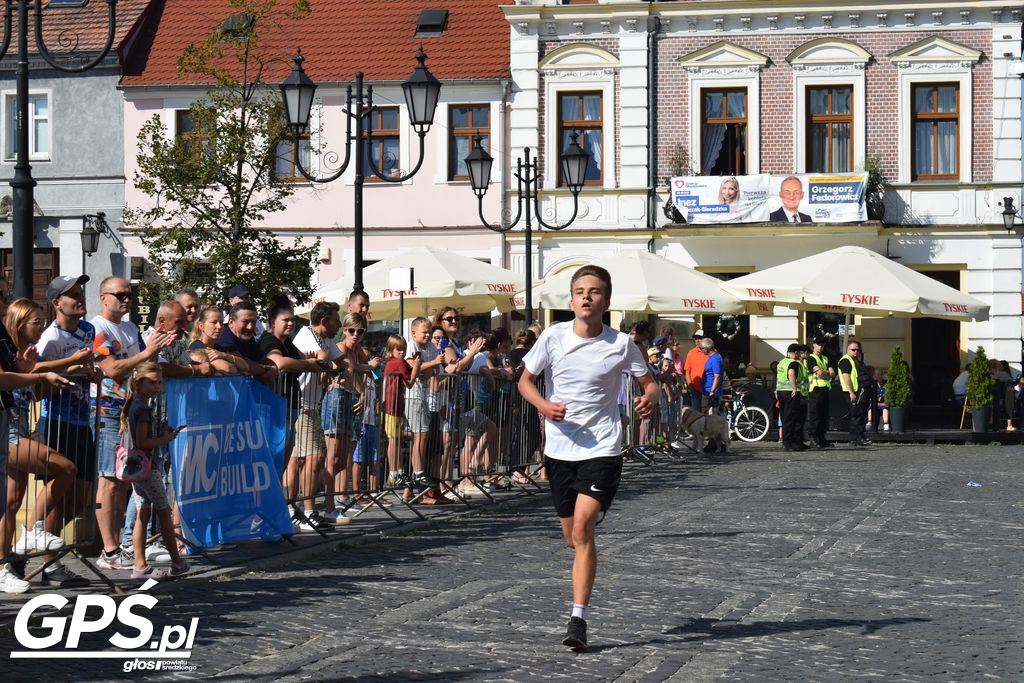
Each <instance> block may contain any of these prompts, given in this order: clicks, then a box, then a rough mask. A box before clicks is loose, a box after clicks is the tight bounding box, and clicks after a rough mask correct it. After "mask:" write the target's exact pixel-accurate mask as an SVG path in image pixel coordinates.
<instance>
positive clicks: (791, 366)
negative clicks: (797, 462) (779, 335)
mask: <svg viewBox="0 0 1024 683" xmlns="http://www.w3.org/2000/svg"><path fill="white" fill-rule="evenodd" d="M801 347H802V345H801V344H790V345H789V347H788V348H787V349H786V358H783V359H782V360H780V361H779V370H778V373H777V375H776V378H775V395H776V396H777V397H778V399H779V406H780V408H781V409H782V445H783V448H784V449H785V450H787V451H805V450H807V448H808V446H807V445H806V444H804V419H805V417H806V416H807V389H808V386H807V368H806V367H805V366H804V364H803V363H802V362H801V361H800V359H799V355H800V350H801Z"/></svg>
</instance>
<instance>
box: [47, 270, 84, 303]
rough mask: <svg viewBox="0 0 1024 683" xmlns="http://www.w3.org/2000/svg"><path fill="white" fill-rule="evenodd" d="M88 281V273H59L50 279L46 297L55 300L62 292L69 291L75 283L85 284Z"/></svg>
mask: <svg viewBox="0 0 1024 683" xmlns="http://www.w3.org/2000/svg"><path fill="white" fill-rule="evenodd" d="M88 281H89V276H88V275H77V276H71V275H58V276H57V277H55V278H53V279H52V280H50V284H48V285H46V299H47V300H48V301H53V300H54V299H57V298H59V297H60V295H61V294H65V293H67V291H68V290H69V289H71V288H72V287H74V286H75V285H84V284H85V283H86V282H88Z"/></svg>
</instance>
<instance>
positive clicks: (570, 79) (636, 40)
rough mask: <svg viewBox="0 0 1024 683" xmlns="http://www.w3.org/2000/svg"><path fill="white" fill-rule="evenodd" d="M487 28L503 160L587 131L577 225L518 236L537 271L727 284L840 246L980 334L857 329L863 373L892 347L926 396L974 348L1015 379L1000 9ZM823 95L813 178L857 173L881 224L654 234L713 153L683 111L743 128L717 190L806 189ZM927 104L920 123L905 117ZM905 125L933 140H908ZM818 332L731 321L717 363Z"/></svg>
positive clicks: (1015, 109) (519, 259) (1017, 122)
mask: <svg viewBox="0 0 1024 683" xmlns="http://www.w3.org/2000/svg"><path fill="white" fill-rule="evenodd" d="M503 9H504V12H505V17H506V19H507V20H508V22H509V24H510V30H511V55H510V65H511V73H512V80H513V88H512V91H513V99H512V102H511V106H510V117H509V121H510V130H509V141H510V145H511V150H510V158H512V159H514V157H515V155H516V154H518V153H521V148H522V147H525V146H529V147H531V148H536V149H537V150H538V151H539V154H540V157H541V159H542V163H543V162H545V161H547V160H550V162H553V161H554V160H555V159H556V158H557V156H558V154H559V149H560V144H559V142H560V140H562V139H564V137H565V132H564V126H570V125H573V126H575V125H584V126H589V127H590V128H588V129H587V130H589V131H600V133H595V132H590V133H588V135H589V136H590V137H588V138H587V140H588V151H591V152H592V153H593V154H594V158H595V159H597V160H598V161H599V166H600V168H599V169H598V170H596V171H594V172H593V174H592V175H593V177H591V178H590V181H589V182H588V184H587V185H586V186H585V188H584V189H583V191H582V193H581V195H580V212H579V213H580V215H579V217H578V218H577V220H576V221H575V222H574V223H573V225H572V226H571V227H570V228H568V229H566V230H564V231H560V232H557V233H555V232H545V233H543V234H541V235H540V236H539V239H538V236H537V235H535V244H536V247H535V249H534V253H533V254H532V258H533V261H534V272H535V273H538V274H540V275H542V276H547V275H551V274H553V273H555V272H557V271H559V270H562V269H564V268H569V267H572V266H574V265H576V264H579V263H581V262H584V261H586V260H587V258H591V257H594V256H598V255H603V254H609V253H615V252H617V251H620V250H624V249H650V250H652V251H655V252H657V253H659V254H662V255H664V256H666V257H668V258H670V259H673V260H675V261H678V262H680V263H683V264H686V265H689V266H693V267H698V268H700V269H702V270H704V271H706V272H711V273H715V274H718V275H720V276H722V277H731V276H733V275H734V274H738V273H744V272H750V271H752V270H756V269H761V268H765V267H770V266H773V265H777V264H779V263H784V262H786V261H790V260H794V259H796V258H800V257H804V256H809V255H812V254H814V253H819V252H821V251H824V250H827V249H830V248H833V247H836V246H841V245H845V244H855V245H859V246H864V247H868V248H870V249H873V250H875V251H877V252H879V253H884V254H886V255H889V256H892V257H893V258H898V259H900V262H901V263H903V264H905V265H908V266H910V267H913V268H916V269H919V270H921V271H924V272H927V273H929V274H931V275H932V276H933V277H935V278H937V279H940V280H942V281H943V282H946V283H948V284H951V285H952V286H954V287H957V288H959V289H961V290H963V291H965V292H967V293H969V294H971V295H972V296H975V297H977V298H979V299H981V300H983V301H985V302H987V303H990V304H991V306H992V309H991V317H990V319H989V320H987V321H982V322H972V323H963V324H960V323H952V322H944V321H934V320H927V321H917V320H915V321H907V320H898V319H893V318H875V319H858V320H857V328H856V332H857V334H858V335H859V336H863V337H864V339H865V348H866V350H867V351H868V357H869V359H873V360H875V361H877V362H878V363H879V364H880V365H885V364H887V358H888V352H889V350H890V349H891V348H892V346H894V345H895V344H900V345H902V346H903V347H904V349H905V350H907V351H908V352H909V354H910V356H911V359H912V365H913V366H914V369H915V371H916V373H915V374H916V375H918V376H924V375H927V379H926V380H924V381H923V384H922V386H923V387H925V388H927V389H928V390H929V391H932V392H933V393H935V394H938V393H940V389H941V387H943V386H946V385H948V382H947V381H946V380H947V378H948V379H952V376H955V375H956V374H957V373H958V371H959V370H958V368H959V367H962V366H963V364H964V362H965V361H966V360H967V358H968V357H969V354H970V351H971V350H973V349H974V348H976V347H977V346H979V345H981V346H984V347H985V348H986V351H987V352H988V353H989V355H990V357H993V356H994V357H996V358H1000V359H1006V360H1009V361H1010V362H1011V364H1013V365H1014V366H1016V367H1018V368H1019V366H1020V360H1021V290H1022V288H1021V270H1022V255H1021V239H1020V236H1019V234H1016V235H1007V233H1006V231H1005V230H1004V229H1003V227H1002V220H1001V217H1000V212H1001V211H1002V205H1001V203H1002V202H1003V199H1004V197H1012V198H1013V200H1014V202H1015V203H1016V204H1017V205H1018V206H1019V205H1020V197H1021V181H1022V173H1021V81H1020V73H1021V61H1020V60H1021V18H1022V12H1021V9H1020V8H1019V7H1015V6H1012V5H1011V4H1008V3H1002V2H989V1H985V0H980V1H974V2H960V3H953V2H934V3H931V4H929V5H928V6H927V7H925V6H922V5H921V4H920V3H914V2H909V1H907V0H902V1H894V0H877V1H875V2H871V3H863V2H851V3H847V4H845V5H837V4H835V3H820V2H808V1H804V0H795V1H794V2H791V3H787V4H786V5H785V6H779V5H777V4H776V3H767V2H765V3H750V2H744V1H741V0H712V1H708V2H697V1H693V0H690V1H686V0H677V1H672V2H656V3H642V2H625V1H618V0H604V1H602V2H598V3H596V4H575V3H574V4H556V3H554V2H548V1H547V0H521V1H520V2H519V3H518V4H516V5H514V6H509V7H505V8H503ZM825 92H831V93H832V94H831V95H829V97H837V98H841V99H842V98H845V99H844V101H845V102H847V103H848V109H844V110H843V111H842V112H839V113H841V114H842V116H839V117H838V118H833V119H827V120H832V121H836V122H838V123H839V125H840V127H843V130H844V131H845V135H846V136H847V137H841V138H838V137H837V138H836V139H837V140H840V142H839V143H837V144H836V145H835V146H834V148H833V146H829V147H828V149H829V152H828V155H830V156H829V162H828V163H829V164H835V165H837V166H838V167H837V168H834V169H833V168H831V166H830V168H829V169H827V170H829V171H834V172H846V171H855V170H862V169H864V168H865V164H866V163H867V164H869V165H870V164H873V163H877V167H878V168H879V170H880V171H881V175H882V177H883V179H884V181H885V183H886V191H885V196H884V215H883V216H882V217H881V220H880V221H877V220H876V221H868V222H865V223H857V224H849V223H847V224H838V223H837V224H821V223H816V224H813V225H804V226H799V225H796V226H779V225H773V224H767V223H766V224H733V225H717V226H710V225H701V226H691V225H685V224H675V223H671V222H669V221H668V220H667V219H666V218H664V217H663V216H662V211H661V208H660V207H661V205H663V204H664V203H665V201H666V200H667V198H668V178H669V177H671V176H673V175H688V174H690V173H692V174H697V173H701V172H709V170H710V169H709V168H708V167H707V166H708V164H709V159H705V158H702V152H704V156H711V155H709V154H708V148H709V145H708V144H707V140H706V139H702V135H706V134H707V129H708V128H707V126H705V127H703V128H702V125H701V121H702V119H701V115H702V114H701V98H702V97H708V96H709V95H712V96H716V97H717V96H718V95H716V93H727V98H729V99H730V100H731V101H732V102H733V103H735V108H736V112H742V124H738V126H739V127H737V128H735V130H736V131H739V132H737V133H736V136H737V137H736V138H735V140H734V139H733V138H728V139H727V141H726V142H725V143H724V149H725V151H726V152H728V153H730V154H733V155H734V157H733V158H730V160H729V162H730V163H731V164H733V166H732V167H730V172H729V173H725V174H724V175H733V174H738V175H742V174H754V173H773V174H789V173H802V172H809V171H815V172H817V171H820V170H822V169H819V168H810V166H809V165H810V164H820V160H819V159H820V154H821V152H820V146H821V143H820V141H818V140H817V139H816V140H814V141H812V140H811V136H810V135H809V132H808V131H809V127H810V126H811V125H812V124H813V123H816V122H818V121H820V120H821V119H820V118H815V119H814V120H813V121H812V120H811V111H810V108H811V99H810V98H811V97H812V94H813V96H814V97H820V96H822V93H825ZM915 98H916V99H915ZM928 98H931V99H928ZM829 101H832V100H829ZM926 102H930V103H931V105H929V106H931V107H932V109H931V110H929V111H928V112H926V113H925V114H922V113H921V112H925V103H926ZM730 106H733V105H730ZM815 106H818V105H816V104H815ZM581 111H582V114H581V113H580V112H581ZM566 112H569V113H570V114H577V115H580V116H582V119H579V123H577V122H576V121H577V120H575V119H571V118H570V117H569V114H567V113H566ZM816 113H817V112H816ZM929 117H931V118H929ZM940 119H941V121H940ZM925 120H927V121H930V122H933V125H934V128H928V129H926V128H922V127H920V125H919V124H921V123H922V121H925ZM563 123H564V126H563V127H560V124H563ZM915 125H917V126H918V127H917V128H915ZM702 130H703V131H704V132H703V133H702ZM830 130H831V129H830ZM914 130H917V131H918V134H917V136H915V134H914ZM928 130H934V131H939V132H938V133H932V135H933V137H932V138H929V140H930V143H929V144H931V145H934V148H933V149H931V148H929V149H926V148H925V147H924V143H923V142H921V140H923V139H924V136H925V135H926V134H927V133H928ZM606 141H607V144H606ZM847 144H848V145H849V148H848V151H847V150H846V145H847ZM730 145H733V146H734V147H735V149H734V148H733V147H730ZM834 149H836V150H840V151H839V152H836V151H834ZM812 151H813V153H814V154H817V155H819V156H815V157H814V159H815V160H814V161H812V160H811V154H812ZM716 159H717V157H716V158H715V159H711V160H710V161H711V162H714V163H718V162H717V161H716ZM550 162H548V163H547V164H546V165H547V167H548V168H550V169H551V170H552V171H554V170H555V164H554V163H550ZM737 164H739V166H738V167H737V166H736V165H737ZM684 169H685V170H684ZM710 174H711V175H719V174H718V173H710ZM558 183H559V179H558V177H557V173H556V172H551V173H548V174H547V175H546V176H545V178H544V186H545V189H546V194H545V197H544V199H543V201H542V207H541V209H542V211H544V212H545V214H546V217H547V218H551V219H555V220H558V219H560V218H565V217H568V214H571V212H572V209H573V206H572V204H573V202H572V197H571V195H570V194H569V193H568V192H567V191H566V190H565V189H560V188H559V187H558ZM508 239H509V247H510V254H509V262H510V264H511V266H512V267H513V268H517V267H518V268H522V266H523V259H524V258H525V254H524V253H523V242H522V240H521V236H520V234H519V233H518V232H516V231H513V232H511V233H509V234H508ZM666 286H667V287H671V286H672V284H671V283H666ZM626 315H627V317H628V316H629V314H628V313H627V314H626ZM674 322H675V323H676V325H677V328H679V329H680V331H683V330H684V329H685V328H686V327H687V326H689V325H702V326H704V327H705V329H706V328H708V327H709V325H710V326H712V330H711V331H712V332H713V331H714V328H715V326H716V325H717V322H718V321H717V320H714V319H709V320H701V319H692V318H676V319H675V320H674ZM830 325H834V321H833V320H830V319H828V316H821V315H817V314H798V313H797V312H796V311H788V310H786V309H782V308H776V314H775V315H774V316H768V317H765V316H756V317H752V318H751V319H750V320H749V321H745V324H744V334H743V335H742V337H741V338H739V339H733V340H731V341H728V340H727V342H728V343H727V344H726V346H727V347H728V351H729V352H730V353H731V354H732V355H733V356H734V362H735V363H736V364H738V363H739V362H744V363H747V364H755V365H756V366H758V367H767V365H768V364H769V362H770V361H772V360H775V359H776V358H777V357H778V356H779V355H780V352H781V350H782V349H784V348H785V346H786V344H788V343H789V342H790V341H792V340H794V339H798V340H803V339H806V338H808V337H811V336H814V335H815V333H816V331H820V330H822V329H829V326H830ZM748 329H749V335H747V334H746V331H747V330H748ZM915 337H917V338H918V343H917V344H915V343H914V339H915ZM921 337H927V338H928V339H929V340H930V341H931V342H932V343H929V344H922V343H920V338H921ZM943 391H944V390H943ZM935 398H936V399H937V398H938V396H936V397H935Z"/></svg>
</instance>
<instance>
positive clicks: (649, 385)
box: [520, 372, 660, 417]
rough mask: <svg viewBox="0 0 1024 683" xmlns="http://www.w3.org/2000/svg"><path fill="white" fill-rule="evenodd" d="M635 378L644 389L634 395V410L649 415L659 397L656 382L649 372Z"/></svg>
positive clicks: (642, 415)
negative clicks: (641, 393)
mask: <svg viewBox="0 0 1024 683" xmlns="http://www.w3.org/2000/svg"><path fill="white" fill-rule="evenodd" d="M636 380H637V381H638V382H640V388H641V389H643V390H644V393H643V395H642V396H637V397H636V411H637V413H639V414H640V417H650V415H651V413H653V412H654V406H655V405H657V403H658V399H659V398H660V397H659V396H658V391H659V390H658V384H657V382H655V381H654V377H652V376H651V373H649V372H648V373H646V374H643V375H640V376H639V377H637V378H636ZM520 393H522V389H520Z"/></svg>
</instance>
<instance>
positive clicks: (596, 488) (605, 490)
mask: <svg viewBox="0 0 1024 683" xmlns="http://www.w3.org/2000/svg"><path fill="white" fill-rule="evenodd" d="M544 467H545V468H546V469H547V474H548V482H549V483H550V485H551V499H552V501H554V503H555V510H556V511H557V512H558V516H559V517H572V516H573V515H574V514H575V511H576V496H577V495H579V494H581V493H582V494H583V495H586V496H590V497H591V498H594V499H595V500H597V502H599V503H600V504H601V512H607V511H608V508H609V507H611V504H612V499H613V498H615V492H616V491H618V490H619V477H620V476H621V475H622V456H619V455H613V456H611V457H607V458H591V459H589V460H577V461H570V460H557V459H555V458H549V457H547V456H545V457H544Z"/></svg>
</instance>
